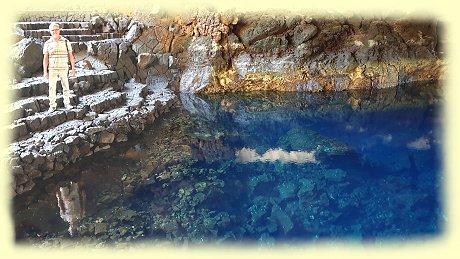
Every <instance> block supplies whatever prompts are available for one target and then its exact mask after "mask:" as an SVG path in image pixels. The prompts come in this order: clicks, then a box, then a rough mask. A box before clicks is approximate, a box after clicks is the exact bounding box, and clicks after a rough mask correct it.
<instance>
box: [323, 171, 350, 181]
mask: <svg viewBox="0 0 460 259" xmlns="http://www.w3.org/2000/svg"><path fill="white" fill-rule="evenodd" d="M346 176H347V172H345V171H344V170H342V169H340V168H336V169H328V170H326V171H324V177H325V178H326V180H331V181H336V182H340V181H342V180H343V178H345V177H346Z"/></svg>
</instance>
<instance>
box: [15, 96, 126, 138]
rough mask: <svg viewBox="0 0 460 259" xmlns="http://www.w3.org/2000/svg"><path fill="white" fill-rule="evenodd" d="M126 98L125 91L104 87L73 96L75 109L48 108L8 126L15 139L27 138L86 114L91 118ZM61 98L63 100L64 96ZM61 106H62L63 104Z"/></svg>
mask: <svg viewBox="0 0 460 259" xmlns="http://www.w3.org/2000/svg"><path fill="white" fill-rule="evenodd" d="M125 98H126V94H125V93H120V92H117V91H114V90H113V89H104V90H102V91H99V92H96V93H94V94H90V95H86V96H82V97H80V98H79V100H78V101H75V98H73V100H74V101H72V102H71V103H72V104H73V105H74V108H73V109H70V110H67V109H64V108H58V109H57V110H55V111H53V112H48V110H47V109H46V110H45V111H40V112H37V113H35V114H32V115H29V116H26V117H24V118H20V119H16V120H14V122H13V123H12V124H10V125H9V127H8V128H9V129H10V130H12V131H13V132H12V133H13V134H12V135H13V138H14V139H15V140H17V139H27V138H29V137H31V136H32V134H33V133H36V132H41V131H45V130H48V129H50V128H52V127H56V126H58V125H60V124H62V123H64V122H66V121H69V120H74V119H84V117H85V116H88V118H89V119H91V118H92V117H94V116H95V115H97V114H100V113H103V112H104V111H106V110H110V109H113V108H116V107H119V106H120V105H123V103H124V102H125ZM60 100H61V102H62V96H61V99H60ZM46 101H48V100H47V98H46ZM59 106H60V107H62V104H61V105H59ZM59 106H58V107H59Z"/></svg>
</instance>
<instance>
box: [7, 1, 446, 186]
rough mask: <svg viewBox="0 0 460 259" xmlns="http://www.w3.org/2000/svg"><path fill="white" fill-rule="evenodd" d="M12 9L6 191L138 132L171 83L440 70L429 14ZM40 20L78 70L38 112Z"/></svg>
mask: <svg viewBox="0 0 460 259" xmlns="http://www.w3.org/2000/svg"><path fill="white" fill-rule="evenodd" d="M19 20H20V21H19V22H18V23H17V24H16V25H15V39H16V44H15V45H14V46H13V51H12V60H13V63H14V66H15V78H14V79H12V82H11V90H12V91H13V92H14V95H15V96H16V98H15V100H14V101H13V102H12V103H11V105H10V108H9V111H8V112H9V113H10V114H12V121H13V122H12V123H11V124H10V125H9V129H10V132H11V136H12V139H13V141H12V143H11V144H10V147H9V150H10V151H9V157H8V161H9V165H10V166H11V168H12V174H13V175H14V178H13V183H12V188H13V190H14V191H13V194H14V195H17V194H21V193H23V192H26V191H29V190H31V189H32V188H33V187H34V185H35V181H36V180H37V179H47V178H50V177H52V176H53V175H55V174H58V173H59V172H60V171H61V170H62V169H63V168H64V166H66V165H68V164H70V163H73V162H75V161H76V160H78V159H79V158H80V157H83V156H90V155H91V154H93V153H95V152H98V151H99V150H103V149H106V148H110V145H112V144H113V143H116V142H122V141H126V140H127V138H128V134H129V133H131V132H134V133H139V132H141V131H142V130H143V128H144V126H145V125H146V124H149V123H152V122H153V121H154V120H155V118H157V117H158V116H159V115H160V114H162V113H164V112H167V111H168V109H170V108H171V107H172V106H173V105H174V103H175V102H176V98H175V93H178V92H189V93H216V92H238V91H259V90H276V91H313V92H318V91H344V90H350V89H379V88H391V87H396V86H398V85H400V84H405V83H411V82H419V81H438V80H443V79H444V69H445V61H444V60H443V46H442V45H443V40H444V39H443V38H442V25H441V24H439V22H438V21H436V20H434V19H433V20H416V19H413V18H411V17H403V18H400V19H394V18H385V17H380V18H366V17H360V16H356V15H350V16H348V17H343V16H341V17H339V16H324V17H316V16H309V15H304V14H281V13H235V12H227V13H219V12H215V11H209V10H197V11H190V12H188V13H165V12H159V13H157V14H143V13H139V12H136V13H131V14H120V13H119V14H115V13H95V12H90V11H88V12H54V13H50V12H48V13H46V12H31V13H26V14H23V15H22V16H21V17H20V19H19ZM51 21H59V22H61V23H62V24H63V28H64V29H63V34H64V33H66V34H65V35H64V36H65V37H67V38H68V39H69V40H70V41H71V42H72V46H73V49H74V52H75V57H76V61H77V63H76V64H77V67H78V71H77V76H76V77H75V78H73V79H72V80H71V87H72V91H73V93H72V103H73V104H75V105H76V107H75V108H74V109H72V110H69V111H65V110H57V111H55V112H53V113H48V112H46V110H47V109H48V106H49V104H48V103H49V102H48V99H47V82H46V81H44V79H43V78H42V77H41V75H40V71H41V70H42V69H41V49H42V47H43V42H44V41H45V40H46V37H48V34H47V30H46V28H47V26H48V24H49V23H50V22H51ZM58 102H61V105H62V98H59V95H58Z"/></svg>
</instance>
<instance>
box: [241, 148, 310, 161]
mask: <svg viewBox="0 0 460 259" xmlns="http://www.w3.org/2000/svg"><path fill="white" fill-rule="evenodd" d="M235 156H236V161H237V162H238V163H254V162H275V161H280V162H281V163H298V164H304V163H319V161H318V160H316V158H315V151H311V152H308V151H289V152H288V151H285V150H283V149H280V148H277V149H269V150H267V151H266V152H265V153H263V154H262V155H259V154H258V153H257V152H256V150H255V149H252V148H242V149H240V150H237V151H236V152H235Z"/></svg>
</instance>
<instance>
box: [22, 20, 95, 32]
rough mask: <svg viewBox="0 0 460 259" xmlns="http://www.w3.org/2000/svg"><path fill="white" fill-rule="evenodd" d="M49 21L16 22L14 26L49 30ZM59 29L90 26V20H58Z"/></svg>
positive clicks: (24, 28) (25, 28)
mask: <svg viewBox="0 0 460 259" xmlns="http://www.w3.org/2000/svg"><path fill="white" fill-rule="evenodd" d="M50 24H51V22H49V21H48V22H43V21H40V22H17V23H16V27H19V28H21V29H22V30H40V29H46V30H49V26H50ZM58 24H59V26H60V28H61V29H77V28H91V26H92V25H91V22H83V21H80V22H58Z"/></svg>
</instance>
